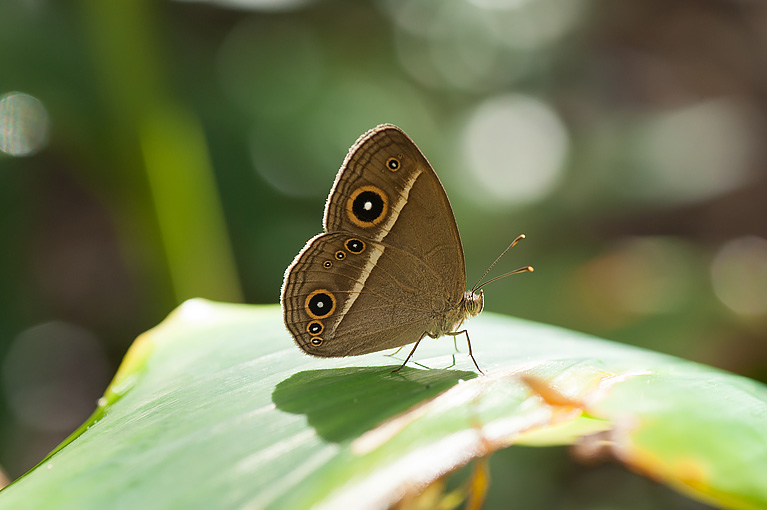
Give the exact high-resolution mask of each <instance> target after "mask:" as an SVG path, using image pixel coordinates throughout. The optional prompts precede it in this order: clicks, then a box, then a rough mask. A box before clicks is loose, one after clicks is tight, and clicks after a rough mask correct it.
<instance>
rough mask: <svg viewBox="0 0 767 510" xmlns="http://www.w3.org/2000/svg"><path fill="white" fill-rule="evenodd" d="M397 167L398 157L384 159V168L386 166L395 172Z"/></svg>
mask: <svg viewBox="0 0 767 510" xmlns="http://www.w3.org/2000/svg"><path fill="white" fill-rule="evenodd" d="M401 157H402V156H400V158H401ZM399 167H400V164H399V159H397V158H389V159H387V160H386V168H388V169H389V170H391V171H392V172H396V171H397V170H399Z"/></svg>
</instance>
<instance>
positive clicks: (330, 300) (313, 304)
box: [304, 289, 336, 319]
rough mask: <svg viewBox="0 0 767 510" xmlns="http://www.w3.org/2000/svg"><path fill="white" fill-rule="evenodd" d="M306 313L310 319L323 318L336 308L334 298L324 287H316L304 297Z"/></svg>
mask: <svg viewBox="0 0 767 510" xmlns="http://www.w3.org/2000/svg"><path fill="white" fill-rule="evenodd" d="M304 306H305V308H306V313H308V314H309V317H311V318H312V319H324V318H325V317H328V316H330V315H332V313H333V312H335V310H336V298H335V296H333V294H331V293H330V291H328V290H326V289H317V290H315V291H314V292H312V293H311V294H309V296H307V298H306V303H305V305H304Z"/></svg>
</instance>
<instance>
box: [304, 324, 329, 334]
mask: <svg viewBox="0 0 767 510" xmlns="http://www.w3.org/2000/svg"><path fill="white" fill-rule="evenodd" d="M324 329H325V326H323V325H322V323H321V322H320V321H312V322H310V323H309V324H308V325H307V326H306V331H307V332H308V333H309V334H310V335H319V334H320V333H322V331H323V330H324Z"/></svg>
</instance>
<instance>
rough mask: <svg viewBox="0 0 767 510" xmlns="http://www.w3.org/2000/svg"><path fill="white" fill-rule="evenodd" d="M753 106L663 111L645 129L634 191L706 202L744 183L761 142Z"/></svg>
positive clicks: (718, 104)
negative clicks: (705, 200)
mask: <svg viewBox="0 0 767 510" xmlns="http://www.w3.org/2000/svg"><path fill="white" fill-rule="evenodd" d="M751 112H752V108H749V107H748V106H747V105H744V104H741V103H739V102H737V101H733V100H724V99H721V100H716V101H709V102H705V103H698V104H695V105H693V106H688V107H685V108H682V109H678V110H675V111H671V112H669V113H665V114H662V115H660V116H658V117H656V118H654V119H652V120H650V121H648V123H647V124H646V125H645V127H644V128H643V129H642V130H641V132H640V136H639V141H638V143H637V145H636V152H635V156H634V158H635V160H636V161H638V162H639V164H640V166H639V169H640V171H639V172H636V173H635V174H634V175H633V176H629V178H630V179H631V182H630V184H629V186H625V185H626V181H625V180H622V181H621V183H620V184H619V185H620V186H622V187H625V189H627V190H628V191H629V192H630V193H632V194H634V195H637V196H640V197H644V198H652V199H660V200H663V201H670V202H688V201H695V200H702V199H705V198H708V197H711V196H716V195H718V194H721V193H724V192H726V191H730V190H732V189H734V188H737V187H739V186H742V185H743V184H744V183H746V182H747V181H748V180H749V178H750V177H752V176H753V174H754V173H755V172H752V170H753V166H754V162H755V161H756V158H757V154H758V151H759V150H760V149H759V144H760V143H761V141H760V140H759V138H758V136H757V135H755V133H758V132H759V131H758V129H756V121H755V119H754V118H753V114H752V113H751Z"/></svg>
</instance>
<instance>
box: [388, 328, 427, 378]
mask: <svg viewBox="0 0 767 510" xmlns="http://www.w3.org/2000/svg"><path fill="white" fill-rule="evenodd" d="M425 336H426V333H424V334H423V335H421V338H419V339H418V341H417V342H416V343H415V345H414V346H413V350H412V351H410V354H408V355H407V358H405V361H404V362H402V364H401V365H400V366H399V368H395V369H394V370H392V371H391V373H392V374H393V373H395V372H399V371H400V370H402V367H404V366H405V364H406V363H407V362H408V361H410V358H412V357H413V353H414V352H415V350H416V349H418V344H420V343H421V340H423V338H424V337H425Z"/></svg>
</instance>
